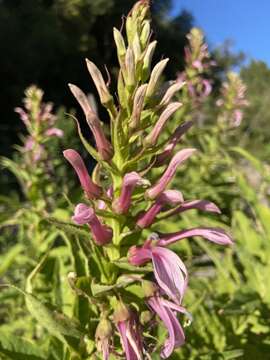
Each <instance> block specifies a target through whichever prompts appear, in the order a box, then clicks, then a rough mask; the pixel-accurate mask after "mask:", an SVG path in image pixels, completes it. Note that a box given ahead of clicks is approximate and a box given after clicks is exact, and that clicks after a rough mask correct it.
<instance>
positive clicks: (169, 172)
mask: <svg viewBox="0 0 270 360" xmlns="http://www.w3.org/2000/svg"><path fill="white" fill-rule="evenodd" d="M195 151H196V150H195V149H184V150H180V151H178V153H176V154H175V155H174V157H173V158H172V159H171V161H170V163H169V165H168V167H167V169H166V171H165V172H164V173H163V175H162V176H161V178H160V179H159V181H158V182H157V183H156V184H155V185H154V186H152V187H151V188H150V189H148V190H147V191H146V196H147V197H148V198H150V199H154V198H156V197H157V196H158V195H159V194H160V193H162V191H164V190H165V188H166V186H167V185H168V184H169V183H170V181H171V180H172V179H173V177H174V175H175V172H176V170H177V167H178V166H179V165H180V164H182V163H183V162H184V161H185V160H187V159H188V158H189V157H190V156H191V155H192V154H193V153H194V152H195Z"/></svg>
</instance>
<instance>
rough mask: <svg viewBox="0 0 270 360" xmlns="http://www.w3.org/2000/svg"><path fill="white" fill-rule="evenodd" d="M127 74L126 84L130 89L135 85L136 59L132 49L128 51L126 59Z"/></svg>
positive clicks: (125, 77)
mask: <svg viewBox="0 0 270 360" xmlns="http://www.w3.org/2000/svg"><path fill="white" fill-rule="evenodd" d="M125 65H126V74H125V76H124V80H125V83H126V85H127V87H128V88H132V87H133V86H134V85H135V59H134V53H133V51H132V49H131V48H128V49H127V52H126V57H125Z"/></svg>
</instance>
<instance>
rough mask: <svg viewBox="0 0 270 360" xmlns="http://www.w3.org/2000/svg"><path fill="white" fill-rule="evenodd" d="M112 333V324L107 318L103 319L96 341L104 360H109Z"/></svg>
mask: <svg viewBox="0 0 270 360" xmlns="http://www.w3.org/2000/svg"><path fill="white" fill-rule="evenodd" d="M112 333H113V329H112V325H111V322H110V321H109V320H108V319H106V318H102V319H101V320H100V322H99V324H98V326H97V329H96V334H95V339H96V344H97V350H98V351H99V352H101V353H102V359H103V360H109V356H110V342H111V337H112Z"/></svg>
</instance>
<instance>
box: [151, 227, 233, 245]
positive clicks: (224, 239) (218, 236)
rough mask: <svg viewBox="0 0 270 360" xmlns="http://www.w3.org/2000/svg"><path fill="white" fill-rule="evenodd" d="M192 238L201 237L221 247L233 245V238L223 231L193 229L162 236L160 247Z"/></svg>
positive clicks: (159, 242) (216, 229)
mask: <svg viewBox="0 0 270 360" xmlns="http://www.w3.org/2000/svg"><path fill="white" fill-rule="evenodd" d="M192 236H201V237H203V238H205V239H207V240H209V241H212V242H214V243H216V244H219V245H232V244H233V241H232V239H231V237H230V236H229V235H228V234H226V232H225V231H224V230H223V229H218V228H193V229H188V230H182V231H178V232H175V233H171V234H160V240H159V241H158V245H159V246H167V245H170V244H173V243H175V242H176V241H179V240H182V239H185V238H188V237H192Z"/></svg>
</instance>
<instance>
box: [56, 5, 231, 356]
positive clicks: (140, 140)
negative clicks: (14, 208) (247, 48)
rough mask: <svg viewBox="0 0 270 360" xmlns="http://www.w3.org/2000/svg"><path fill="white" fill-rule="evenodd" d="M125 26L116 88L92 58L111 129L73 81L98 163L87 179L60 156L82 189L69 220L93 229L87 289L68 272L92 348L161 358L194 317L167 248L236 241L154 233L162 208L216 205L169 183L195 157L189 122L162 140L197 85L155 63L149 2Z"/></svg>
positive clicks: (72, 154)
mask: <svg viewBox="0 0 270 360" xmlns="http://www.w3.org/2000/svg"><path fill="white" fill-rule="evenodd" d="M125 30H126V32H125V33H126V34H124V31H119V30H118V29H114V31H113V35H114V40H115V44H116V49H117V56H118V61H119V66H120V68H119V73H118V81H117V85H118V87H117V93H116V94H115V95H114V94H113V93H112V92H111V91H110V83H109V81H107V82H106V81H105V80H104V77H103V75H102V73H101V71H100V70H99V69H98V68H97V67H96V65H95V64H94V63H93V62H91V61H90V60H88V59H87V60H86V64H87V68H88V71H89V74H90V77H91V78H92V80H93V82H94V84H95V86H96V88H97V92H98V94H99V98H100V102H101V104H102V105H103V106H104V107H105V109H106V110H107V113H108V117H109V120H110V136H107V135H106V133H105V131H104V125H103V123H102V122H101V121H100V119H99V117H98V114H97V113H96V111H95V109H93V108H92V107H91V105H90V103H89V101H88V99H87V96H86V95H85V94H84V92H83V91H82V90H81V89H80V88H79V87H78V86H77V85H73V84H69V87H70V90H71V92H72V94H73V95H74V97H75V98H76V100H77V101H78V103H79V104H80V106H81V108H82V110H83V112H84V116H85V120H86V122H87V124H88V125H89V127H90V129H91V131H92V133H93V136H94V140H95V147H92V146H91V145H90V144H89V143H88V141H87V139H86V138H85V137H84V135H83V134H82V131H81V129H80V124H79V122H78V121H77V127H78V133H79V136H80V138H81V140H82V143H83V145H84V147H85V148H86V150H87V151H88V152H89V153H90V155H91V156H92V157H93V158H94V159H95V160H96V161H97V165H96V167H95V169H94V171H93V174H92V176H91V175H90V174H89V171H88V169H87V166H86V165H85V163H84V161H83V159H82V157H81V156H80V154H79V153H78V152H77V151H75V150H73V149H67V150H65V151H64V153H63V154H64V157H65V158H66V160H67V161H68V162H69V163H70V165H71V166H72V167H73V169H74V171H75V172H76V174H77V176H78V181H79V183H80V185H81V189H82V194H83V196H82V200H81V201H80V203H78V204H77V205H76V206H75V207H74V214H73V216H72V222H73V224H74V225H76V226H74V225H73V227H74V228H75V229H76V231H79V229H81V230H84V234H88V235H87V236H86V238H85V242H84V243H83V245H82V246H83V248H84V250H85V254H86V257H88V259H89V258H90V257H91V259H92V260H91V261H90V262H89V269H88V271H89V276H88V278H87V279H88V281H89V283H88V284H89V288H88V289H87V290H84V292H83V291H82V290H81V289H78V287H79V285H78V284H79V283H80V277H79V274H76V273H72V274H70V276H69V278H70V281H71V283H72V286H73V287H74V289H75V291H77V293H78V294H79V295H81V296H85V297H87V299H88V302H89V304H90V308H91V309H92V311H93V312H94V313H95V315H96V317H97V318H98V319H99V321H98V323H97V325H94V326H93V325H89V324H88V323H87V322H86V324H85V328H84V331H88V335H87V337H85V338H84V341H85V342H86V343H87V344H88V351H89V352H90V353H93V352H94V351H95V349H96V350H97V351H98V353H99V354H100V356H101V357H102V358H103V359H104V360H106V359H109V358H126V359H130V360H136V359H144V358H151V356H152V355H151V354H154V353H156V352H159V353H160V356H161V358H169V357H170V356H171V354H172V353H173V351H174V349H175V348H178V347H180V346H182V345H183V344H184V342H185V335H184V331H183V327H182V325H181V324H182V323H183V319H181V320H180V319H179V318H178V314H182V315H181V316H187V317H188V319H189V320H190V319H191V315H190V314H189V313H188V311H187V310H186V309H185V307H184V306H183V304H182V303H183V299H184V296H185V292H186V290H187V287H188V270H187V268H186V266H185V264H184V262H183V261H182V260H181V258H180V257H179V256H178V255H177V254H176V253H175V252H173V251H172V250H171V249H170V245H172V244H175V243H178V242H180V241H181V240H184V239H186V238H192V237H194V236H199V237H202V238H204V239H206V240H209V241H211V242H213V243H215V244H219V245H231V244H232V240H231V238H230V236H229V235H227V234H226V233H225V232H224V231H223V230H222V229H219V228H208V227H195V228H194V227H193V228H189V229H179V231H177V232H174V233H161V232H160V233H152V232H151V227H152V225H154V224H155V222H156V221H157V220H158V219H159V215H162V213H163V212H165V211H166V214H167V215H168V216H169V215H174V214H176V213H182V212H185V211H189V210H190V209H198V210H202V211H208V212H213V213H219V212H220V210H219V208H218V207H217V206H216V205H215V204H214V203H212V202H210V201H207V200H206V199H203V200H199V199H184V198H183V194H182V193H181V189H179V188H177V189H169V185H170V183H171V182H172V180H173V178H174V176H175V174H176V172H177V170H178V168H180V167H181V166H182V165H183V164H184V163H185V162H187V161H188V159H189V158H190V157H191V156H196V154H195V152H196V150H195V149H194V148H185V149H176V147H177V145H178V141H179V139H180V138H181V137H182V136H183V135H184V133H185V132H186V131H187V130H188V129H189V127H190V124H188V125H187V124H186V123H183V124H180V125H179V126H178V127H177V128H176V129H174V132H173V134H171V135H170V136H169V137H168V138H166V139H165V140H164V139H163V137H161V135H162V132H163V131H164V129H165V128H166V126H167V124H168V122H169V120H170V118H171V117H172V116H173V115H174V114H177V111H178V110H179V109H181V107H182V106H183V105H185V104H183V103H182V102H181V101H175V100H174V98H175V95H176V94H177V95H178V98H179V92H180V91H181V89H183V88H185V87H187V86H189V88H190V86H191V84H190V83H189V82H187V81H186V79H182V78H179V79H177V81H174V82H170V83H169V84H168V83H165V84H164V83H163V82H162V73H163V71H164V69H165V67H166V64H167V63H168V61H169V59H166V58H165V59H162V60H160V61H159V62H158V63H157V64H156V65H154V66H153V65H152V58H153V54H154V50H155V47H156V46H157V42H156V41H155V40H152V32H151V27H150V20H149V3H148V1H147V0H141V1H139V2H137V3H136V4H135V5H134V7H133V8H132V10H131V11H130V13H129V14H128V16H127V18H126V24H125ZM205 52H206V49H205V48H204V49H201V53H203V54H204V53H205ZM192 66H193V67H194V68H195V69H199V68H201V67H202V66H203V63H202V61H201V59H200V58H199V59H195V60H194V61H193V62H192ZM207 86H209V85H208V84H205V91H206V90H207ZM189 91H190V89H189ZM207 91H208V90H207ZM168 146H169V147H170V149H169V150H171V151H168ZM156 166H159V167H160V166H163V170H162V174H161V175H159V176H158V177H157V176H153V171H152V170H153V169H154V168H155V167H156ZM154 174H156V172H154ZM74 231H75V230H74ZM90 254H91V255H90ZM76 289H77V290H76ZM86 293H87V294H86ZM157 324H160V325H161V326H163V327H164V328H165V329H166V330H167V333H168V334H167V338H166V340H165V341H164V343H163V344H162V345H161V346H160V344H159V343H158V341H156V339H155V336H156V328H157V327H156V325H157ZM94 334H95V335H94ZM94 336H95V343H93V337H94ZM91 340H92V343H91ZM89 344H92V345H91V346H89ZM90 348H91V349H90ZM89 349H90V350H89Z"/></svg>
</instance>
